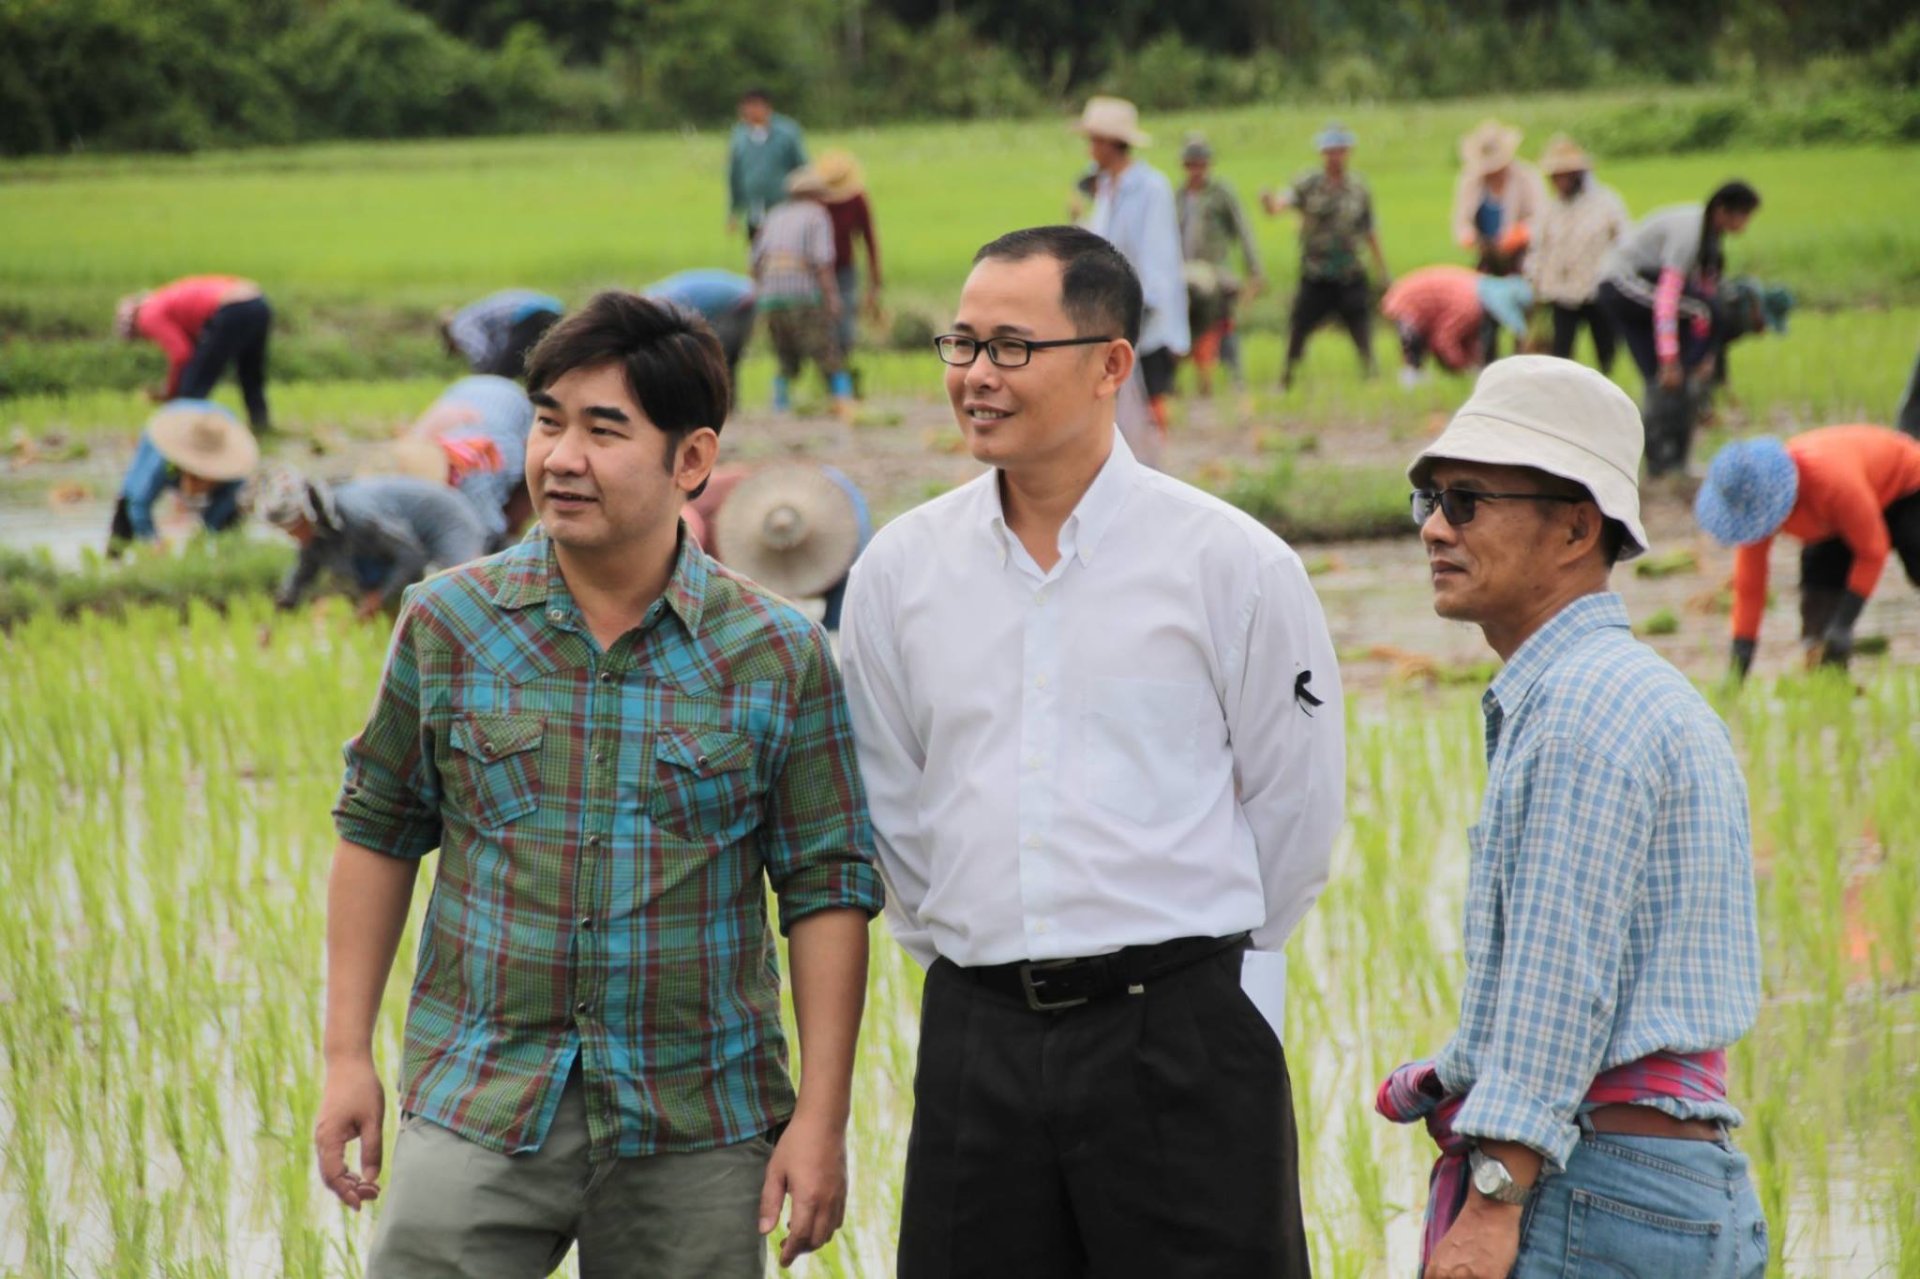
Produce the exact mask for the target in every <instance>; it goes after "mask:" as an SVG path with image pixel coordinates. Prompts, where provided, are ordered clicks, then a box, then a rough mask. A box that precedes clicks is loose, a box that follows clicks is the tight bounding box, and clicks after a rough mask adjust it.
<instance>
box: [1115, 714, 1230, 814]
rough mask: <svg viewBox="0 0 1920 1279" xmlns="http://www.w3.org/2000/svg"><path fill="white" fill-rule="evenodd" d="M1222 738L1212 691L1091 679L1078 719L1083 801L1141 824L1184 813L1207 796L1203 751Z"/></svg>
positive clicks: (1203, 801) (1205, 799)
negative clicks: (1083, 767)
mask: <svg viewBox="0 0 1920 1279" xmlns="http://www.w3.org/2000/svg"><path fill="white" fill-rule="evenodd" d="M1224 732H1225V728H1224V726H1223V724H1222V721H1221V716H1220V702H1219V699H1218V698H1217V697H1215V696H1214V692H1213V687H1212V685H1209V684H1199V683H1185V682H1179V681H1172V680H1148V679H1095V680H1093V681H1092V683H1091V684H1090V685H1089V687H1088V691H1087V708H1086V713H1085V714H1084V715H1083V716H1082V734H1083V740H1084V743H1085V748H1086V773H1087V794H1088V798H1090V799H1091V800H1092V801H1093V802H1094V803H1095V804H1097V805H1099V806H1100V807H1102V808H1104V809H1107V810H1108V811H1109V812H1113V813H1116V814H1118V815H1119V816H1121V817H1124V818H1127V819H1128V820H1130V821H1134V822H1138V823H1140V824H1141V825H1153V824H1157V823H1161V822H1168V821H1173V820H1176V819H1178V818H1180V817H1183V816H1186V815H1188V814H1191V813H1192V812H1194V811H1195V810H1197V809H1199V808H1201V807H1203V806H1204V805H1205V804H1206V802H1207V800H1208V799H1210V798H1211V790H1210V788H1209V787H1207V786H1206V785H1205V784H1204V779H1203V769H1204V766H1205V753H1204V752H1205V748H1206V746H1207V745H1208V744H1210V743H1211V742H1212V741H1213V740H1214V739H1215V738H1216V737H1217V736H1218V735H1221V734H1224Z"/></svg>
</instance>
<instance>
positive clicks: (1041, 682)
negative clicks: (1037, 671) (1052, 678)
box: [1033, 675, 1047, 688]
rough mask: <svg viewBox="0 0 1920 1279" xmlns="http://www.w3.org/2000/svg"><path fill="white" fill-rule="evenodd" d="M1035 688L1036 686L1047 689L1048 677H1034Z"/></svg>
mask: <svg viewBox="0 0 1920 1279" xmlns="http://www.w3.org/2000/svg"><path fill="white" fill-rule="evenodd" d="M1033 686H1034V687H1035V688H1045V687H1046V686H1047V677H1046V676H1045V675H1036V676H1034V677H1033Z"/></svg>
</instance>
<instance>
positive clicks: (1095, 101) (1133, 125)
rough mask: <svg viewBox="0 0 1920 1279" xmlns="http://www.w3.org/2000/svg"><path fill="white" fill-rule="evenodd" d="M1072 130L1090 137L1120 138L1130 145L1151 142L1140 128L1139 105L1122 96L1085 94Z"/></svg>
mask: <svg viewBox="0 0 1920 1279" xmlns="http://www.w3.org/2000/svg"><path fill="white" fill-rule="evenodd" d="M1073 131H1074V132H1075V133H1084V134H1086V135H1087V136H1088V137H1090V138H1106V139H1109V140H1110V141H1113V142H1124V143H1126V144H1127V145H1128V146H1130V147H1144V146H1151V145H1152V144H1153V135H1152V134H1149V133H1142V132H1141V131H1140V112H1139V109H1138V108H1136V107H1135V106H1134V105H1133V103H1131V102H1129V101H1127V100H1126V99H1125V98H1102V97H1093V98H1088V99H1087V105H1086V107H1085V109H1083V110H1082V111H1081V112H1080V121H1079V123H1077V124H1075V125H1074V126H1073Z"/></svg>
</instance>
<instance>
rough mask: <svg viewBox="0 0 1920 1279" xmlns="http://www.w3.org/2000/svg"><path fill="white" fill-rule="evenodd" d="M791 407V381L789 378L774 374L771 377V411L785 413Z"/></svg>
mask: <svg viewBox="0 0 1920 1279" xmlns="http://www.w3.org/2000/svg"><path fill="white" fill-rule="evenodd" d="M792 408H793V383H792V381H791V379H788V378H784V377H780V376H778V375H775V377H774V379H773V411H774V412H775V413H785V412H788V411H789V410H791V409H792Z"/></svg>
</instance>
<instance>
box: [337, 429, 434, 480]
mask: <svg viewBox="0 0 1920 1279" xmlns="http://www.w3.org/2000/svg"><path fill="white" fill-rule="evenodd" d="M452 471H453V467H452V464H451V463H450V462H449V461H448V460H447V451H446V450H445V449H444V448H442V447H440V441H439V439H438V438H436V437H434V436H429V435H403V436H400V437H399V438H398V439H393V440H389V441H387V442H386V443H385V444H383V445H382V446H381V447H380V448H379V449H378V450H377V451H376V452H375V453H374V455H373V456H372V457H370V458H369V459H368V460H367V461H366V462H365V463H364V464H363V465H362V466H360V467H359V469H358V470H357V471H356V472H355V473H356V474H357V475H359V476H360V477H361V478H363V479H365V478H368V477H371V476H375V475H404V476H407V477H408V478H410V479H416V480H425V481H426V482H427V483H429V484H445V483H446V482H447V481H448V479H449V478H450V476H451V475H452Z"/></svg>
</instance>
